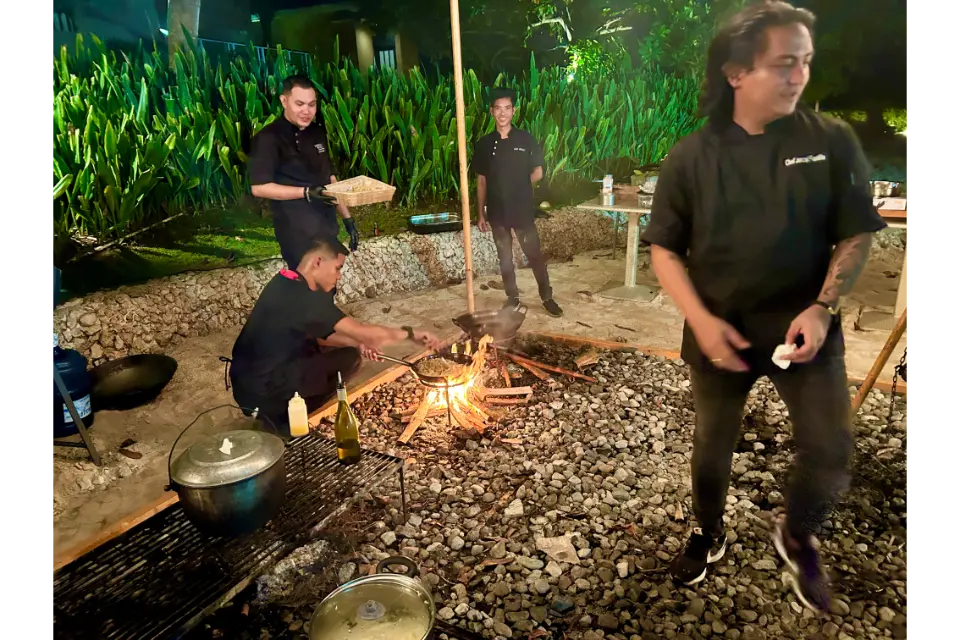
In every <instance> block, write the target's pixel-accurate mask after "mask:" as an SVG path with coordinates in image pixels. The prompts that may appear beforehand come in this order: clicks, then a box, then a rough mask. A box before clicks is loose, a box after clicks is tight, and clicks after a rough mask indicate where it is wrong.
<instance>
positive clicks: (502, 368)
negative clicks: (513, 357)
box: [500, 362, 513, 387]
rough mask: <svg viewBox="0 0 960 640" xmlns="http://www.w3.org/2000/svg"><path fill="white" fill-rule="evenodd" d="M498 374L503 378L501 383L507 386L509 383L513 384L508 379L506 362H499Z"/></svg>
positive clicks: (508, 373)
mask: <svg viewBox="0 0 960 640" xmlns="http://www.w3.org/2000/svg"><path fill="white" fill-rule="evenodd" d="M500 376H501V377H502V378H503V384H505V385H507V386H508V387H509V386H510V385H511V384H513V383H512V382H511V381H510V372H509V371H507V363H506V362H501V363H500Z"/></svg>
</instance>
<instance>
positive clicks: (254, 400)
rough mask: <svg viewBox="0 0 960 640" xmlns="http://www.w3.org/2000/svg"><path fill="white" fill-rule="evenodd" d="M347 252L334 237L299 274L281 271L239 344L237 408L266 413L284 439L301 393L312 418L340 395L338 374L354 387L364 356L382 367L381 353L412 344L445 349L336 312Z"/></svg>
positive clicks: (414, 334)
mask: <svg viewBox="0 0 960 640" xmlns="http://www.w3.org/2000/svg"><path fill="white" fill-rule="evenodd" d="M347 253H348V252H347V249H346V247H344V246H343V245H342V244H340V243H339V242H338V241H336V240H335V239H332V238H329V237H327V236H318V237H317V238H315V239H314V240H312V241H311V242H309V243H308V248H307V250H306V252H305V253H304V255H303V257H302V258H301V260H300V263H299V266H298V267H297V269H296V270H295V271H290V270H287V269H283V270H281V271H280V273H278V274H277V275H276V276H274V277H273V279H272V280H271V281H270V282H268V283H267V286H266V287H264V289H263V292H262V293H261V294H260V297H259V299H257V303H256V304H255V305H254V307H253V311H252V312H251V313H250V317H249V318H248V319H247V322H246V324H245V325H244V327H243V330H242V331H241V332H240V335H239V336H238V337H237V341H236V343H234V345H233V360H232V365H231V367H230V379H231V381H232V383H233V396H234V398H235V399H236V401H237V404H239V405H240V406H241V407H243V408H244V409H259V413H260V414H261V415H265V416H266V417H267V418H269V420H270V421H271V422H272V423H273V424H274V425H275V426H277V428H278V429H279V430H280V431H281V433H282V434H283V435H289V424H288V420H287V403H288V402H289V401H290V398H292V397H293V394H294V393H295V392H296V393H299V394H300V396H301V397H303V399H304V400H305V401H306V404H307V411H308V412H313V411H315V410H317V409H318V408H320V407H321V406H322V405H323V404H324V403H325V402H326V401H327V400H329V399H330V398H332V397H333V396H334V395H335V394H336V384H337V374H338V373H339V374H340V375H342V376H343V379H344V381H346V380H348V379H349V378H350V377H351V376H352V375H353V374H355V373H356V372H357V370H358V369H359V368H360V360H361V357H364V358H368V359H373V360H376V359H377V358H378V355H379V353H380V349H382V348H383V347H385V346H387V345H389V344H392V343H395V342H399V341H401V340H406V339H409V340H413V341H414V342H417V343H419V344H422V345H425V346H427V347H429V348H431V349H438V348H439V347H440V343H439V341H438V340H437V338H436V337H434V336H433V335H432V334H430V333H428V332H426V331H419V330H414V329H412V328H410V327H403V328H395V327H385V326H380V325H375V324H365V323H363V322H359V321H357V320H354V319H353V318H350V317H348V316H346V315H345V314H344V313H343V312H342V311H341V310H340V309H338V308H337V306H336V305H335V304H334V299H333V289H334V287H336V285H337V281H338V280H339V279H340V270H341V269H342V268H343V263H344V260H345V259H346V255H347Z"/></svg>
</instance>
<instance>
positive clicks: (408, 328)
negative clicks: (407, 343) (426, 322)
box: [400, 327, 413, 340]
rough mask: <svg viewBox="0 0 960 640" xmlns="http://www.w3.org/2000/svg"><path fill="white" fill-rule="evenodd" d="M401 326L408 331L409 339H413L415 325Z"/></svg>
mask: <svg viewBox="0 0 960 640" xmlns="http://www.w3.org/2000/svg"><path fill="white" fill-rule="evenodd" d="M400 328H401V329H403V330H404V331H406V332H407V339H408V340H413V327H400Z"/></svg>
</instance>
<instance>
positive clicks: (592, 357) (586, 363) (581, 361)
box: [575, 349, 600, 371]
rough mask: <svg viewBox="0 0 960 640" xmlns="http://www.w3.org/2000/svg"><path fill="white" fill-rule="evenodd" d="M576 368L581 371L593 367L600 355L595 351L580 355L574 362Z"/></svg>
mask: <svg viewBox="0 0 960 640" xmlns="http://www.w3.org/2000/svg"><path fill="white" fill-rule="evenodd" d="M575 362H576V364H577V368H578V369H580V370H581V371H583V370H584V369H585V368H587V367H592V366H593V365H595V364H597V363H598V362H600V353H599V352H598V351H597V350H596V349H590V350H589V351H587V352H586V353H584V354H581V355H580V356H579V357H577V359H576V360H575Z"/></svg>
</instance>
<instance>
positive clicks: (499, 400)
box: [487, 396, 532, 407]
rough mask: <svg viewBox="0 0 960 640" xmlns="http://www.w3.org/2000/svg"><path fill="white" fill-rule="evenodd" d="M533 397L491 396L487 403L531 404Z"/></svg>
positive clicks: (499, 405)
mask: <svg viewBox="0 0 960 640" xmlns="http://www.w3.org/2000/svg"><path fill="white" fill-rule="evenodd" d="M531 397H532V396H524V397H522V398H490V399H489V400H487V403H488V404H491V405H493V406H496V407H504V406H512V405H518V404H529V403H530V399H531Z"/></svg>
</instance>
